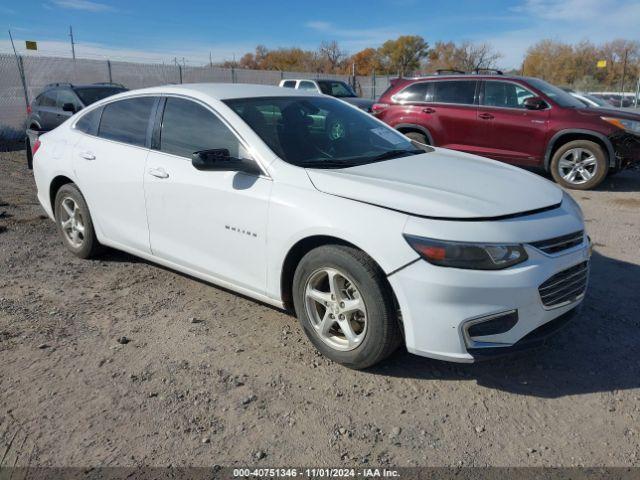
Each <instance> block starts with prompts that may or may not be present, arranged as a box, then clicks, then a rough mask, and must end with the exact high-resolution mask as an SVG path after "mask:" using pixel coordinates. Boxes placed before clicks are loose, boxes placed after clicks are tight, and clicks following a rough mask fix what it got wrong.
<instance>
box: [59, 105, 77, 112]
mask: <svg viewBox="0 0 640 480" xmlns="http://www.w3.org/2000/svg"><path fill="white" fill-rule="evenodd" d="M62 111H63V112H71V113H76V107H75V105H74V104H73V103H65V104H63V105H62Z"/></svg>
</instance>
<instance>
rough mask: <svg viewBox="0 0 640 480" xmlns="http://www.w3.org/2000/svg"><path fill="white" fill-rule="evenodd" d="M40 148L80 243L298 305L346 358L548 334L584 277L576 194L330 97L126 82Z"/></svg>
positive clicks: (68, 233)
mask: <svg viewBox="0 0 640 480" xmlns="http://www.w3.org/2000/svg"><path fill="white" fill-rule="evenodd" d="M34 150H35V154H34V174H35V180H36V183H37V187H38V199H39V201H40V203H41V204H42V206H43V207H44V209H45V210H46V212H47V214H48V215H49V216H50V217H51V218H52V219H53V220H55V222H56V223H57V225H58V228H59V231H60V234H61V237H62V239H63V242H64V244H65V245H66V247H67V248H68V249H69V250H70V251H71V252H72V253H74V254H75V255H77V256H79V257H82V258H88V257H92V256H94V255H97V254H99V251H100V248H101V247H102V246H109V247H112V248H116V249H119V250H124V251H126V252H129V253H131V254H134V255H138V256H140V257H143V258H145V259H148V260H150V261H153V262H156V263H158V264H161V265H164V266H167V267H170V268H172V269H175V270H178V271H180V272H184V273H187V274H189V275H192V276H195V277H198V278H201V279H203V280H206V281H209V282H211V283H213V284H216V285H220V286H223V287H226V288H228V289H231V290H234V291H236V292H239V293H241V294H244V295H247V296H249V297H252V298H255V299H257V300H260V301H262V302H266V303H268V304H271V305H275V306H278V307H281V308H286V309H293V310H295V312H296V314H297V316H298V318H299V320H300V323H301V325H302V327H303V329H304V331H305V332H306V334H307V336H308V337H309V339H310V340H311V342H312V343H313V344H314V345H315V346H316V348H317V349H318V350H320V351H321V352H322V353H323V354H324V355H326V356H327V357H329V358H331V359H333V360H334V361H336V362H339V363H341V364H344V365H347V366H349V367H352V368H365V367H368V366H371V365H373V364H375V363H376V362H379V361H380V360H382V359H384V358H385V357H387V356H388V355H389V354H391V353H392V352H393V351H394V350H395V349H396V348H397V347H398V346H399V345H400V344H401V343H404V344H405V345H406V348H407V349H408V350H409V351H410V352H413V353H415V354H419V355H424V356H427V357H432V358H438V359H444V360H451V361H458V362H472V361H474V360H476V359H480V358H485V357H489V356H494V355H496V354H501V353H507V352H511V351H513V350H519V349H521V348H524V347H528V346H531V345H536V344H538V343H539V342H540V341H541V340H543V339H544V338H545V337H546V336H548V335H549V334H551V333H553V332H554V331H555V330H557V328H559V327H560V326H561V325H562V324H564V323H565V322H566V321H567V319H568V318H569V317H570V316H571V315H572V314H573V313H575V311H576V310H577V308H576V307H578V306H579V304H580V303H581V302H582V300H583V298H584V295H585V292H586V289H587V282H588V274H589V255H590V245H589V243H590V242H589V240H588V237H587V235H586V234H585V231H584V222H583V218H582V213H581V211H580V208H579V207H578V205H577V204H576V203H575V202H574V201H573V200H572V199H571V197H570V196H569V195H567V194H564V193H563V191H562V190H561V189H559V188H558V187H556V186H555V185H553V184H552V183H551V182H549V181H547V180H544V179H542V178H540V177H538V176H537V175H534V174H531V173H528V172H525V171H523V170H520V169H518V168H515V167H512V166H509V165H506V164H504V163H499V162H495V161H492V160H487V159H484V158H480V157H476V156H472V155H467V154H464V153H459V152H453V151H449V150H444V149H438V148H431V147H428V146H426V145H421V144H418V143H415V142H412V141H410V140H409V139H407V138H406V137H404V136H403V135H401V134H400V133H398V132H396V131H395V130H393V129H392V128H389V127H388V126H386V125H385V124H384V123H382V122H380V121H378V120H377V119H375V118H372V117H371V116H369V115H367V114H366V113H363V112H362V111H360V110H358V109H357V108H355V107H353V106H350V105H347V104H345V103H344V102H342V101H340V100H336V99H334V98H330V97H326V96H322V95H317V94H311V93H304V92H301V91H295V90H287V89H282V88H277V87H267V86H257V85H225V84H193V85H180V86H164V87H157V88H149V89H144V90H138V91H131V92H127V93H123V94H120V95H116V96H113V97H109V98H108V99H105V100H103V101H100V102H97V103H95V104H93V105H91V106H90V107H87V108H86V109H84V110H82V111H81V112H80V113H78V114H76V115H74V116H73V117H72V118H70V119H69V120H67V121H66V122H65V123H64V124H62V125H61V126H60V127H58V128H56V129H55V130H53V131H51V132H49V133H46V134H44V135H43V136H42V137H40V141H39V143H37V144H36V145H34Z"/></svg>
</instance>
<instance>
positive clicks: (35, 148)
mask: <svg viewBox="0 0 640 480" xmlns="http://www.w3.org/2000/svg"><path fill="white" fill-rule="evenodd" d="M40 145H42V143H41V142H40V139H37V140H36V141H35V142H33V145H32V146H31V155H35V154H36V152H37V151H38V149H39V148H40Z"/></svg>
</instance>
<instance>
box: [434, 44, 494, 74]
mask: <svg viewBox="0 0 640 480" xmlns="http://www.w3.org/2000/svg"><path fill="white" fill-rule="evenodd" d="M501 57H502V54H500V53H499V52H497V51H496V50H494V49H493V47H492V46H491V45H490V44H488V43H471V42H468V41H465V42H462V43H460V44H459V45H458V44H455V43H453V42H436V44H435V46H434V47H433V48H432V49H431V50H430V51H429V55H428V62H427V64H426V68H427V69H428V70H431V71H435V70H439V69H448V70H462V71H465V72H471V71H474V70H476V69H489V68H496V67H497V62H498V60H499V59H500V58H501Z"/></svg>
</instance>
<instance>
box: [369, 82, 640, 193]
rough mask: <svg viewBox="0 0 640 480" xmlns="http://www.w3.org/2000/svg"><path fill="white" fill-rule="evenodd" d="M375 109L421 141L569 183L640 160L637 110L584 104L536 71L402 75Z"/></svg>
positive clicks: (582, 184)
mask: <svg viewBox="0 0 640 480" xmlns="http://www.w3.org/2000/svg"><path fill="white" fill-rule="evenodd" d="M373 114H374V115H375V116H376V117H378V118H379V119H381V120H383V121H384V122H386V123H388V124H389V125H391V126H392V127H394V128H396V129H398V130H399V131H400V132H402V133H404V134H405V135H407V136H408V137H409V138H411V139H413V140H416V141H418V142H420V143H426V144H430V145H433V146H439V147H445V148H451V149H454V150H461V151H463V152H469V153H474V154H477V155H482V156H485V157H490V158H494V159H496V160H501V161H504V162H508V163H513V164H517V165H522V166H532V167H543V168H545V169H546V170H547V171H549V172H551V175H552V176H553V178H554V179H555V181H556V182H558V183H559V184H561V185H563V186H565V187H568V188H574V189H580V190H587V189H590V188H593V187H595V186H596V185H598V184H599V183H600V182H602V180H603V179H604V178H605V177H606V176H607V174H608V173H610V172H616V171H619V170H621V169H623V168H625V167H627V166H629V165H631V164H632V163H634V162H638V161H639V160H640V114H635V113H631V112H628V111H622V110H615V109H602V108H587V107H585V106H584V104H582V103H581V102H580V101H579V100H578V99H576V98H574V97H572V96H571V95H569V94H568V93H566V92H565V91H563V90H561V89H560V88H557V87H555V86H553V85H551V84H549V83H547V82H545V81H543V80H540V79H538V78H527V77H517V76H506V75H502V74H501V73H500V72H497V73H496V74H482V75H480V74H453V75H434V76H429V77H423V78H411V79H407V78H401V79H397V80H396V81H395V82H393V84H392V86H391V87H389V89H387V91H386V92H385V93H383V94H382V96H381V97H380V100H379V101H378V103H376V104H374V105H373Z"/></svg>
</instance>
